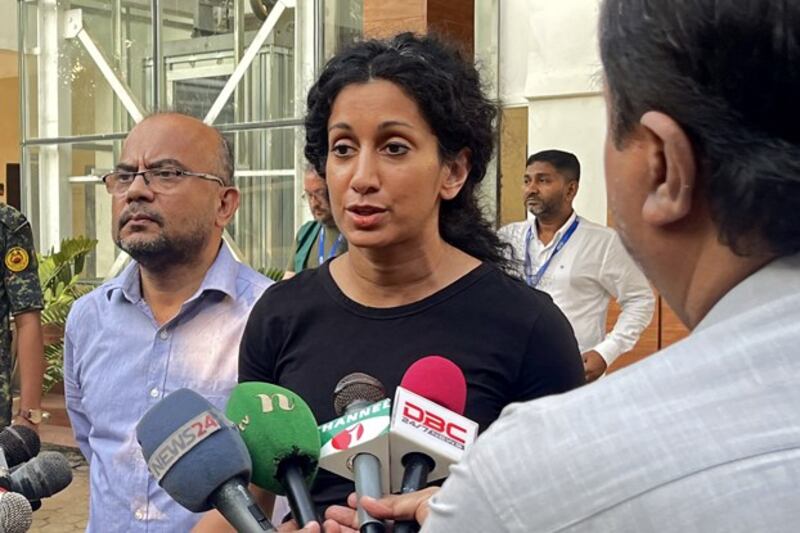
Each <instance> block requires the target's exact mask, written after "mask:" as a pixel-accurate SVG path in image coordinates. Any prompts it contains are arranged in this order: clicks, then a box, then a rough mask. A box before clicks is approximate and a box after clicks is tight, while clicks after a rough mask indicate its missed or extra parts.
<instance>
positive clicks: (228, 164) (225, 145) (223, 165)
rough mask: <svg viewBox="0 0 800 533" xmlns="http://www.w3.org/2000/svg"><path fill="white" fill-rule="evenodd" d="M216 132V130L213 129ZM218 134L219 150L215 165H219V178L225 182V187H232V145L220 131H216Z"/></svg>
mask: <svg viewBox="0 0 800 533" xmlns="http://www.w3.org/2000/svg"><path fill="white" fill-rule="evenodd" d="M214 129H215V130H217V129H216V128H214ZM217 133H218V134H219V149H218V152H219V153H218V155H217V159H218V162H217V164H218V165H219V172H220V176H219V177H220V178H222V180H223V181H224V182H225V185H233V171H234V168H233V157H234V156H233V143H232V142H229V141H228V139H227V138H226V137H225V135H223V134H222V132H221V131H219V130H217Z"/></svg>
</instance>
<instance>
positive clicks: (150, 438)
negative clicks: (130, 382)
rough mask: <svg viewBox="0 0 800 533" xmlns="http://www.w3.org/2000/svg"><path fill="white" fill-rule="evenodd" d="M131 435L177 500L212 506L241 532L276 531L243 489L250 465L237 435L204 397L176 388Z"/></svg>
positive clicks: (199, 508)
mask: <svg viewBox="0 0 800 533" xmlns="http://www.w3.org/2000/svg"><path fill="white" fill-rule="evenodd" d="M136 438H137V440H138V441H139V445H140V446H141V447H142V454H143V455H144V459H145V461H146V462H147V468H148V469H149V470H150V473H151V474H152V475H153V477H154V478H155V479H156V481H158V484H159V485H160V486H161V488H162V489H164V491H165V492H166V493H167V494H169V495H170V496H171V497H172V499H174V500H175V501H176V502H178V503H179V504H180V505H182V506H183V507H185V508H186V509H188V510H190V511H192V512H195V513H200V512H204V511H208V510H209V509H211V508H216V509H217V510H218V511H219V512H220V513H221V514H222V516H224V517H225V519H226V520H227V521H228V522H229V523H230V524H231V525H232V526H233V527H235V528H236V530H237V531H240V532H244V533H253V532H264V531H268V532H272V533H275V529H274V528H273V527H272V524H271V523H270V522H269V520H268V519H267V517H266V516H264V512H263V511H262V510H261V508H260V507H259V506H258V504H257V503H256V502H255V500H254V499H253V495H252V494H250V491H249V490H248V489H247V483H248V482H249V481H250V471H251V470H252V466H251V462H250V455H249V454H248V453H247V448H246V447H245V445H244V442H243V441H242V437H241V436H240V435H239V432H238V431H237V429H236V427H235V426H234V425H233V424H232V423H231V422H230V421H229V420H228V419H227V418H225V416H224V415H223V414H222V413H221V412H220V411H219V410H218V409H216V408H215V407H214V406H213V405H211V403H209V402H208V400H206V399H205V398H203V397H202V396H200V395H199V394H197V393H196V392H194V391H191V390H189V389H178V390H176V391H175V392H173V393H171V394H169V395H167V396H166V397H164V398H163V399H162V400H161V401H160V402H158V403H157V404H155V405H154V406H153V407H151V408H150V410H149V411H147V413H145V415H144V416H143V417H142V419H141V420H140V421H139V423H138V424H137V426H136Z"/></svg>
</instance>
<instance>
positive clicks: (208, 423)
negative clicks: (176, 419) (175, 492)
mask: <svg viewBox="0 0 800 533" xmlns="http://www.w3.org/2000/svg"><path fill="white" fill-rule="evenodd" d="M219 417H222V415H221V414H219V413H214V412H212V411H203V412H202V413H200V414H199V415H197V416H195V417H194V418H192V419H191V420H189V421H188V422H186V423H185V424H183V425H182V426H181V427H179V428H178V429H177V430H175V431H174V432H173V433H172V435H170V436H169V438H168V439H167V440H166V441H164V442H163V443H162V444H161V446H159V447H158V448H156V450H155V451H154V452H153V454H152V455H151V456H150V460H149V461H148V462H147V468H148V469H149V470H150V473H151V474H153V477H154V478H155V479H156V481H161V478H163V477H164V476H165V475H166V473H167V472H168V471H169V469H170V468H172V467H173V466H174V465H175V463H177V462H178V461H179V460H180V458H181V457H183V456H184V455H186V453H187V452H188V451H189V450H191V449H192V448H194V447H195V446H197V445H198V444H200V443H201V442H202V441H204V440H205V439H207V438H208V437H210V436H211V435H213V434H214V433H216V432H217V431H219V430H220V429H222V424H220V421H219Z"/></svg>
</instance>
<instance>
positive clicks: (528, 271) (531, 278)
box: [525, 216, 581, 287]
mask: <svg viewBox="0 0 800 533" xmlns="http://www.w3.org/2000/svg"><path fill="white" fill-rule="evenodd" d="M580 220H581V219H580V218H578V217H577V216H576V217H575V220H574V221H573V222H572V224H570V225H569V228H567V231H565V232H564V235H562V236H561V238H560V239H559V240H558V243H556V246H555V248H553V252H552V253H551V254H550V257H548V258H547V261H545V262H544V264H543V265H542V266H541V267H539V270H538V271H537V272H536V274H534V273H533V265H532V264H531V241H532V240H533V227H532V226H528V233H527V234H526V235H525V281H526V282H527V283H528V285H530V286H531V287H536V286H537V285H539V282H540V281H541V280H542V276H544V273H545V272H547V268H548V267H549V266H550V261H552V260H553V258H554V257H555V256H556V254H557V253H558V252H560V251H561V249H562V248H563V247H564V245H565V244H567V241H568V240H569V238H570V237H572V234H573V233H575V228H577V227H578V222H580ZM534 224H535V222H534Z"/></svg>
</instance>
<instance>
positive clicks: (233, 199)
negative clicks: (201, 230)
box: [217, 187, 239, 228]
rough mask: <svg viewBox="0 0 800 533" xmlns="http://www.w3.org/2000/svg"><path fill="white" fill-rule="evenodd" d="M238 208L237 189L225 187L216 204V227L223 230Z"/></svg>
mask: <svg viewBox="0 0 800 533" xmlns="http://www.w3.org/2000/svg"><path fill="white" fill-rule="evenodd" d="M238 208H239V189H237V188H235V187H225V189H224V190H223V191H222V193H221V194H220V196H219V203H218V204H217V226H219V227H221V228H224V227H225V226H227V225H228V222H230V221H231V219H232V218H233V215H234V214H236V210H237V209H238Z"/></svg>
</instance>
